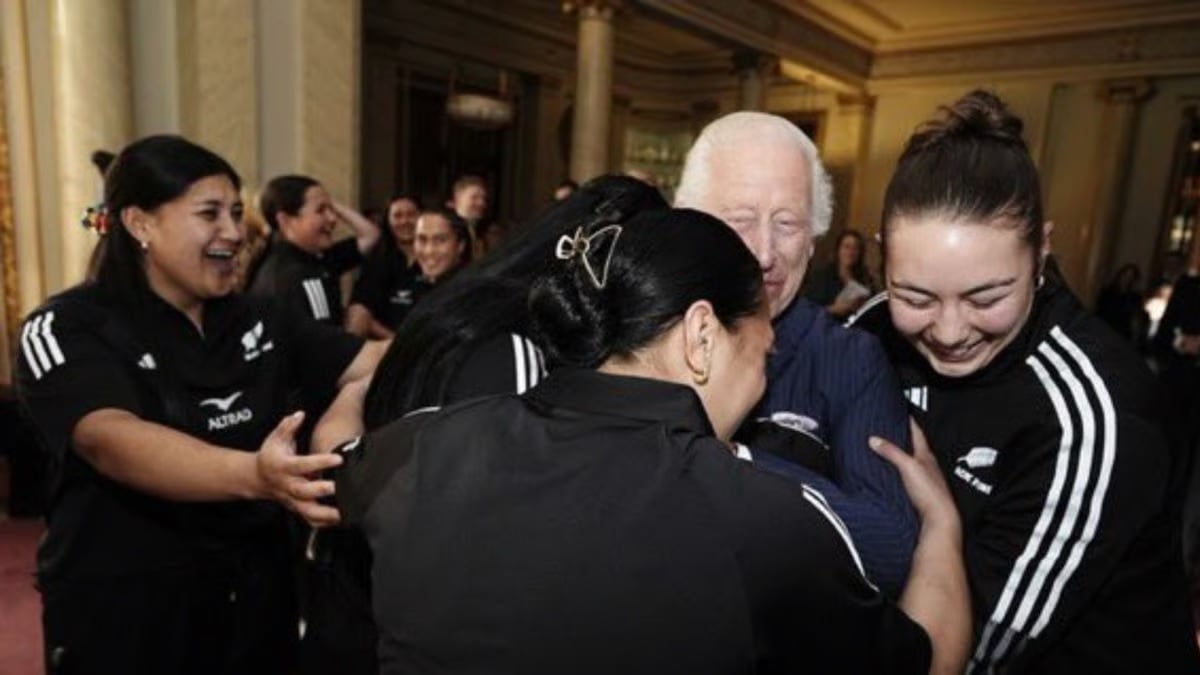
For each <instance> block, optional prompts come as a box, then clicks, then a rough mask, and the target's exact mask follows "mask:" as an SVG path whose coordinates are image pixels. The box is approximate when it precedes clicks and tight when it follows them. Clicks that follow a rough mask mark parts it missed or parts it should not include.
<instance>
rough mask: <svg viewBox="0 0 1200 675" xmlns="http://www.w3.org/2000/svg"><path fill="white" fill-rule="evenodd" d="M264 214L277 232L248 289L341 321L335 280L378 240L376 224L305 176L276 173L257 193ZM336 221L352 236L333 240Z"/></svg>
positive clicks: (322, 317)
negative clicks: (338, 200) (336, 200)
mask: <svg viewBox="0 0 1200 675" xmlns="http://www.w3.org/2000/svg"><path fill="white" fill-rule="evenodd" d="M259 208H260V210H261V211H262V214H263V218H264V219H266V221H267V224H268V225H270V227H271V230H272V231H273V232H275V233H276V235H275V237H274V239H273V240H272V242H271V245H270V248H268V249H267V253H266V254H265V255H264V256H263V259H262V261H261V262H260V263H259V264H258V266H257V267H256V269H255V270H254V272H253V273H252V275H251V278H250V285H249V290H250V293H251V294H253V295H256V296H259V297H265V298H275V299H276V301H277V302H280V303H285V304H288V305H290V306H291V307H293V308H294V309H295V310H296V311H297V312H299V313H301V314H306V315H308V316H310V317H312V318H313V319H315V320H317V321H321V322H323V323H327V324H329V325H331V326H339V327H340V326H342V324H343V320H344V319H343V317H344V314H345V310H344V309H343V306H342V291H341V287H340V286H339V280H340V277H341V275H342V274H344V273H346V272H349V271H350V270H352V269H354V268H355V267H357V266H358V265H359V263H361V262H362V259H363V256H364V255H366V254H367V253H368V252H369V251H370V250H371V249H372V247H374V246H375V243H376V242H377V241H379V226H378V225H376V224H375V223H373V222H371V221H370V220H369V219H367V218H366V217H364V216H363V215H362V214H360V213H358V212H357V211H355V210H354V209H351V208H349V207H347V206H343V205H341V204H338V203H337V202H335V201H333V199H332V198H331V197H330V196H329V192H328V191H327V190H326V189H325V186H323V185H321V184H320V183H319V182H317V180H316V179H314V178H310V177H308V176H299V175H287V176H277V177H275V178H273V179H271V182H269V183H267V186H266V187H265V188H263V192H262V195H261V196H260V197H259ZM339 222H343V223H345V224H346V225H348V226H350V229H351V230H353V232H354V236H353V237H347V238H346V239H342V240H341V241H337V242H335V241H334V239H333V234H334V231H335V229H336V228H337V225H338V223H339Z"/></svg>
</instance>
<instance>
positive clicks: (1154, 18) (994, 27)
mask: <svg viewBox="0 0 1200 675" xmlns="http://www.w3.org/2000/svg"><path fill="white" fill-rule="evenodd" d="M764 1H765V2H769V3H770V4H772V5H774V6H776V7H778V8H780V9H781V10H783V11H786V12H788V13H791V14H794V15H796V16H799V17H802V18H804V19H805V20H808V21H812V22H814V23H816V24H818V25H821V26H822V27H824V28H825V29H827V30H829V31H831V32H832V33H834V34H836V35H838V36H839V37H842V38H843V39H846V40H849V41H850V42H853V43H854V44H856V45H859V46H861V47H864V48H867V49H870V50H871V52H872V53H874V54H876V55H880V54H888V53H893V52H900V51H913V50H926V49H941V48H955V47H965V46H969V45H976V44H985V43H993V42H1011V41H1014V40H1026V39H1035V38H1053V37H1060V36H1069V35H1080V34H1087V33H1095V32H1103V31H1110V30H1117V29H1137V28H1145V27H1153V26H1166V25H1171V24H1178V23H1190V22H1194V21H1197V20H1200V2H1196V1H1195V0H1007V1H1006V2H994V1H992V2H980V1H975V2H971V1H961V0H764Z"/></svg>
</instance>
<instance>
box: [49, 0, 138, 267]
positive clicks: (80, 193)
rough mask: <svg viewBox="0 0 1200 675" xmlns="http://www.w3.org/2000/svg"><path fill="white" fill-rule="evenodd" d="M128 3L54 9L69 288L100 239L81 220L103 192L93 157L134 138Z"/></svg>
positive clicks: (99, 1)
mask: <svg viewBox="0 0 1200 675" xmlns="http://www.w3.org/2000/svg"><path fill="white" fill-rule="evenodd" d="M127 7H128V3H127V2H126V1H125V0H57V2H55V3H54V5H53V7H52V11H51V25H52V26H53V35H52V38H51V39H52V42H53V45H52V49H53V64H54V65H53V70H54V104H55V106H54V107H55V130H56V132H57V134H58V183H59V205H60V214H59V215H60V218H59V222H58V223H57V226H58V227H59V228H61V230H62V278H61V279H60V280H59V281H60V283H61V284H62V285H63V286H67V285H71V284H74V283H77V282H79V281H82V280H83V275H84V272H85V271H86V269H87V261H88V257H89V256H90V255H91V250H92V247H93V246H94V244H95V235H94V234H92V233H91V232H88V231H86V230H84V229H83V228H82V227H80V226H79V218H78V217H77V216H78V215H79V214H81V213H82V212H83V209H84V208H86V207H87V206H89V205H91V204H93V203H95V202H96V201H97V199H98V197H99V195H98V189H97V186H98V185H99V184H100V178H99V174H98V173H97V172H96V167H95V166H93V165H92V163H91V160H90V158H91V154H92V152H93V151H94V150H97V149H99V148H103V149H106V150H111V151H114V152H115V151H118V150H120V149H121V148H122V147H123V146H125V145H126V144H127V143H129V142H130V141H131V140H132V137H133V107H132V105H131V101H132V98H133V97H132V92H131V87H132V83H131V76H130V66H129V32H128V25H129V21H128V16H127ZM44 225H48V224H44Z"/></svg>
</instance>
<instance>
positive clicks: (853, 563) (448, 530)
mask: <svg viewBox="0 0 1200 675" xmlns="http://www.w3.org/2000/svg"><path fill="white" fill-rule="evenodd" d="M484 429H486V430H487V433H480V431H481V430H484ZM338 495H339V501H340V502H341V504H342V509H343V515H344V517H346V518H347V519H348V520H350V521H351V522H354V521H355V520H356V519H358V518H362V525H363V527H364V529H365V531H366V532H367V534H368V537H369V538H370V539H371V547H372V549H373V550H374V552H375V563H374V564H375V571H374V574H373V577H374V579H375V614H376V619H377V621H378V623H379V627H380V636H381V642H380V657H381V670H382V671H383V672H448V673H468V672H522V673H528V672H547V673H549V672H564V671H572V672H597V673H599V672H604V673H611V672H625V673H630V672H634V673H636V672H646V673H650V672H654V673H661V672H687V673H736V672H773V671H791V670H795V669H798V668H800V667H802V666H803V667H808V668H813V669H814V670H815V671H818V672H822V671H830V670H838V671H845V672H852V671H853V672H884V671H889V670H890V671H894V672H910V671H914V672H915V671H919V670H923V669H924V668H926V667H927V665H926V664H927V663H928V658H929V653H928V649H929V647H928V644H929V643H928V641H927V638H926V637H925V636H924V633H923V632H922V631H921V630H920V628H918V627H917V626H916V625H915V624H913V623H912V622H911V621H910V620H908V619H907V618H906V617H904V616H903V614H902V613H901V612H900V611H899V610H897V609H895V608H894V607H892V606H890V605H887V604H885V603H884V601H883V600H882V599H881V598H880V596H879V594H878V592H877V591H876V590H875V589H874V588H873V587H872V586H871V585H870V584H869V583H868V582H867V581H866V580H865V579H864V578H863V576H862V574H861V571H860V568H859V567H858V564H857V557H856V554H855V553H854V552H853V550H852V548H850V546H849V544H848V540H847V539H846V538H844V537H845V535H844V534H843V531H842V529H841V527H840V523H837V522H836V521H835V520H834V519H833V518H832V517H831V516H828V515H827V514H826V511H827V509H826V508H824V507H823V504H822V503H821V501H820V498H819V496H816V495H814V494H811V493H806V492H804V491H803V490H801V489H800V488H798V487H796V486H794V485H791V484H789V483H787V482H786V481H784V480H782V479H778V478H776V477H774V476H771V475H768V474H765V473H759V472H757V471H755V470H754V469H753V468H752V466H751V465H750V464H748V463H744V462H742V461H740V460H738V459H736V458H734V457H733V456H732V455H731V454H730V453H729V451H728V450H727V448H726V447H725V446H724V445H722V444H721V443H719V442H717V441H716V439H714V438H713V437H712V436H711V428H710V427H709V423H708V421H707V418H706V417H705V414H704V410H703V408H702V407H701V404H700V401H699V399H698V398H697V397H696V395H695V394H694V393H693V392H692V391H691V390H690V389H689V388H686V387H682V386H680V385H675V384H670V383H665V382H661V381H656V380H649V379H643V378H630V377H620V376H613V375H606V374H601V373H596V372H593V371H586V370H578V369H566V370H562V371H559V372H557V373H555V374H553V375H552V376H551V377H550V378H549V379H548V380H547V381H546V382H544V383H543V384H542V385H539V387H537V388H535V389H534V390H533V391H532V392H530V393H529V394H528V395H526V396H524V397H515V396H507V397H496V398H491V399H484V400H482V401H477V402H472V403H467V404H464V405H463V406H459V407H455V408H452V409H449V410H448V411H445V412H442V413H436V414H425V415H417V416H414V417H410V418H406V419H405V420H402V421H400V422H398V423H395V424H392V425H389V426H388V427H385V428H383V429H381V430H379V431H378V432H376V433H375V434H372V435H369V436H367V437H366V439H365V440H364V442H363V445H362V446H360V447H357V448H356V449H354V450H353V451H351V452H350V454H348V455H347V465H346V467H345V468H344V469H343V470H342V475H341V477H340V478H339V484H338ZM395 514H405V515H404V516H403V517H402V518H396V517H395ZM868 645H870V646H868Z"/></svg>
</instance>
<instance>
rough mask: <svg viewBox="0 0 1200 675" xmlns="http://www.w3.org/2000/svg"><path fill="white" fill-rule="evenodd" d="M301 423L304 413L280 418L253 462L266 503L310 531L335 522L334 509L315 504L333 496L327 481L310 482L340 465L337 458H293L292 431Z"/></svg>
mask: <svg viewBox="0 0 1200 675" xmlns="http://www.w3.org/2000/svg"><path fill="white" fill-rule="evenodd" d="M303 422H304V413H303V412H296V413H292V414H291V415H288V416H287V417H285V418H283V420H282V421H281V422H280V423H279V425H278V426H276V427H275V430H274V431H272V432H271V435H270V436H267V440H265V441H263V444H262V447H261V448H259V450H258V454H257V456H256V458H255V467H256V469H257V470H258V478H259V482H260V483H261V484H262V486H263V491H264V492H265V494H266V496H267V497H268V498H269V499H273V500H275V501H277V502H279V503H280V504H283V505H284V506H286V507H287V508H288V509H290V510H292V511H295V512H296V513H298V514H299V515H300V517H302V518H304V520H306V521H307V522H308V523H309V524H310V525H312V526H314V527H328V526H330V525H336V524H337V523H338V521H339V516H338V512H337V509H335V508H333V507H330V506H325V505H324V504H321V503H319V502H318V501H317V500H318V499H321V498H322V497H328V496H330V495H332V494H333V490H334V484H333V481H331V480H320V479H316V478H312V476H315V475H318V474H319V473H320V472H322V471H325V470H327V469H332V468H333V467H335V466H338V465H340V464H341V463H342V456H341V455H338V454H319V455H297V454H296V430H297V429H299V428H300V424H301V423H303Z"/></svg>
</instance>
